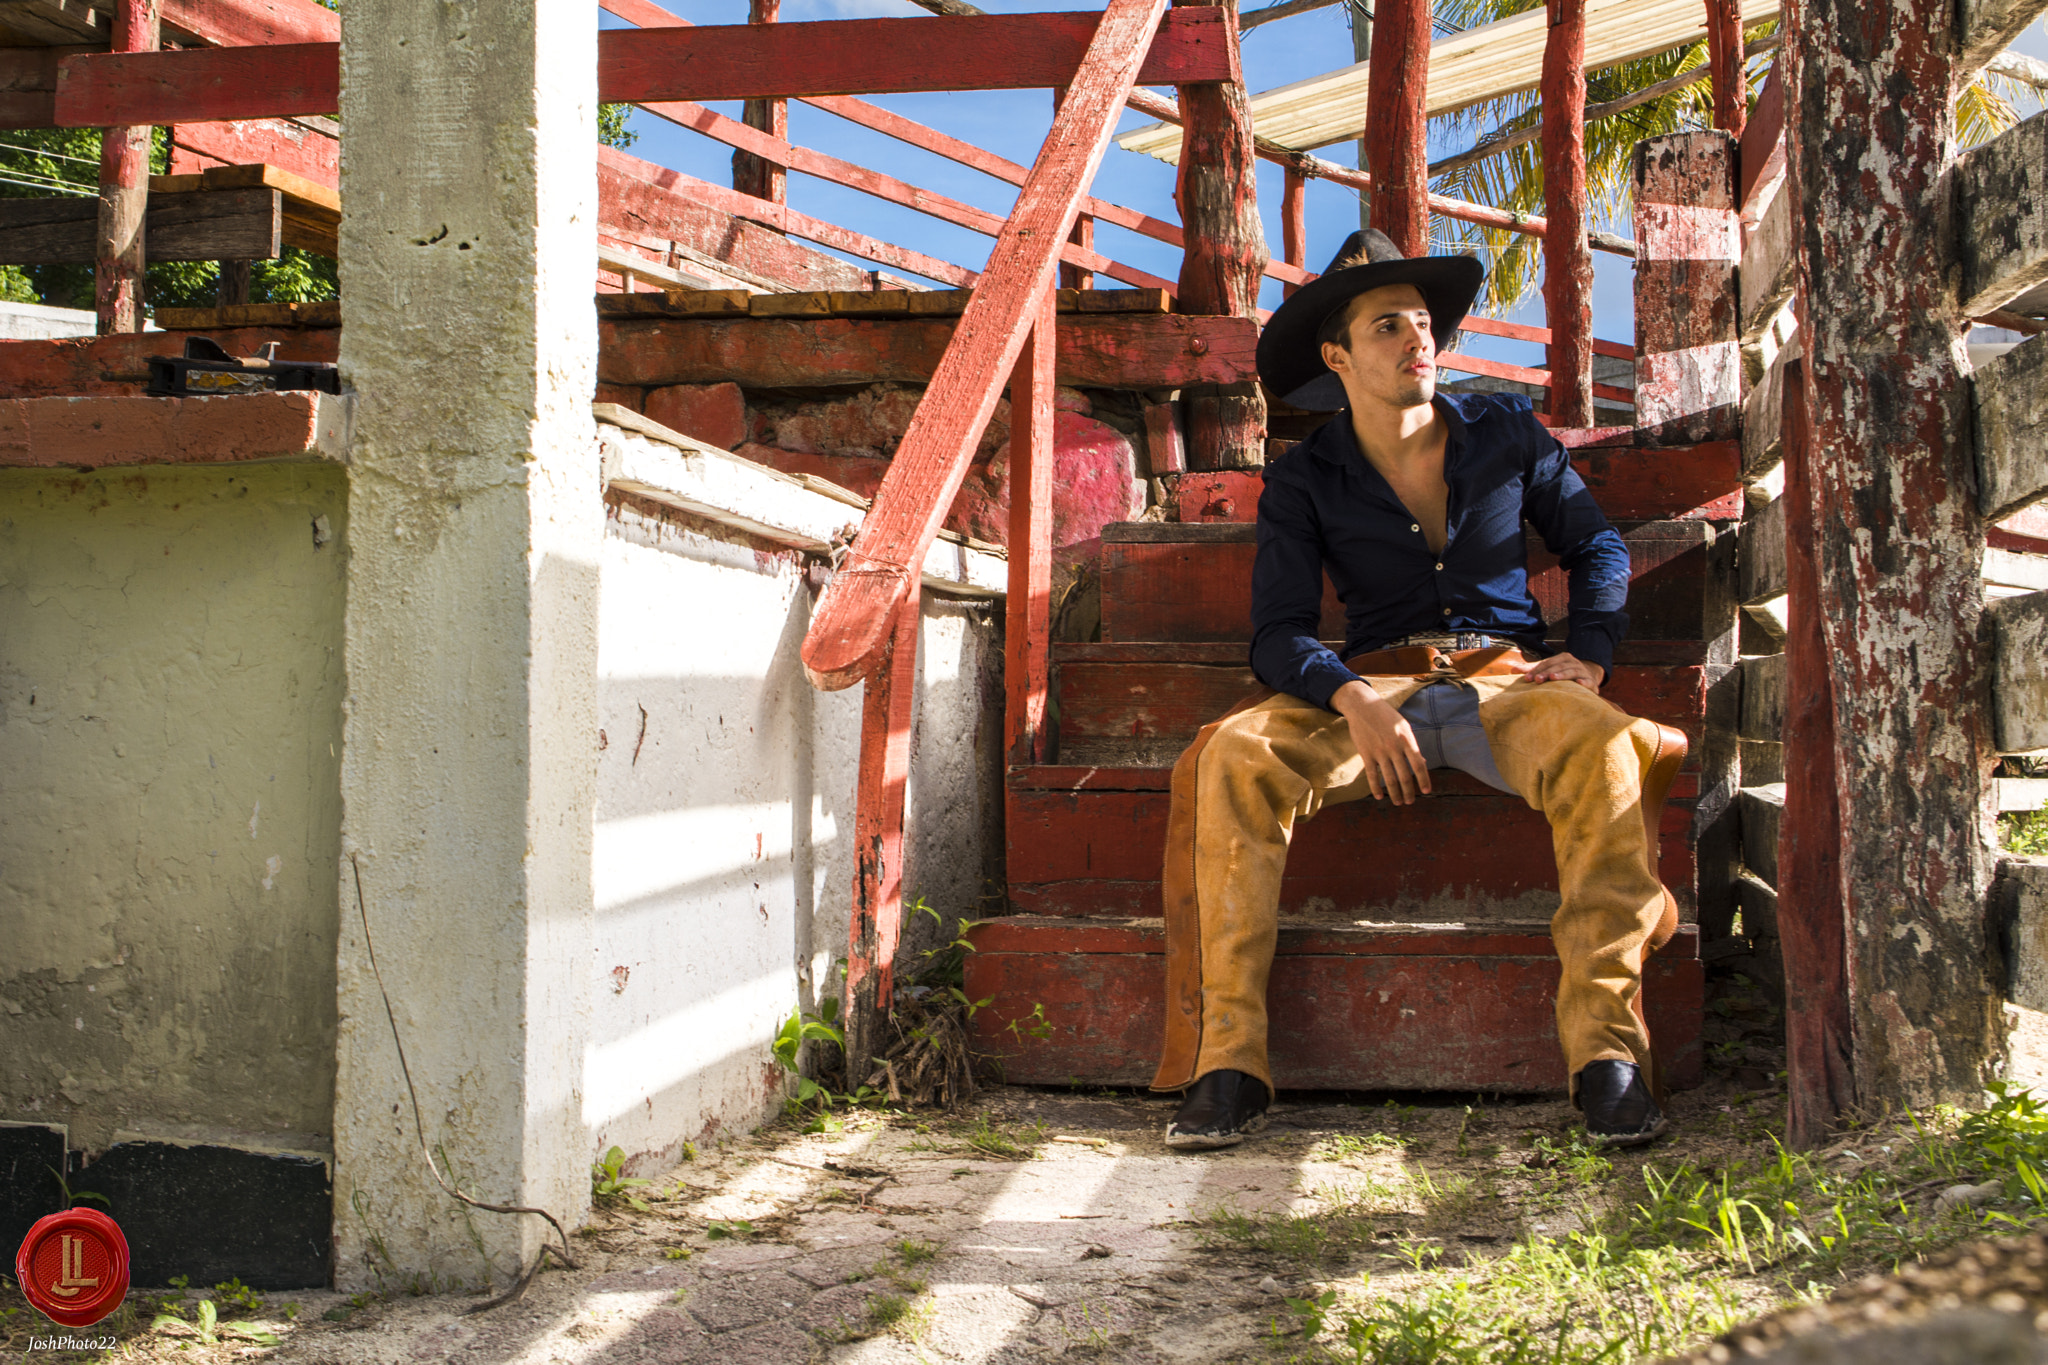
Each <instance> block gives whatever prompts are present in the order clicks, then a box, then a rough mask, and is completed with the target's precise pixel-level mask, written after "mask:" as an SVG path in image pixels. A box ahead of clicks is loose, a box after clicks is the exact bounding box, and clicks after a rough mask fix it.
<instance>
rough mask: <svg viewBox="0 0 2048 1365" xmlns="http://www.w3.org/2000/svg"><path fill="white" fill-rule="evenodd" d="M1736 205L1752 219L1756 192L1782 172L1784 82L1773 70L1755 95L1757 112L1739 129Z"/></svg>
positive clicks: (1783, 155) (1783, 159) (1783, 163)
mask: <svg viewBox="0 0 2048 1365" xmlns="http://www.w3.org/2000/svg"><path fill="white" fill-rule="evenodd" d="M1741 136H1742V142H1741V151H1740V165H1739V168H1738V176H1739V179H1738V181H1737V188H1736V202H1737V203H1739V204H1741V205H1742V212H1743V215H1744V216H1745V217H1751V218H1753V217H1755V208H1756V204H1755V200H1756V195H1757V191H1758V190H1759V189H1761V188H1762V187H1763V186H1765V185H1768V184H1770V182H1771V181H1773V180H1775V179H1777V178H1778V176H1780V175H1781V174H1783V173H1784V170H1785V82H1784V80H1783V79H1782V78H1781V77H1780V75H1779V68H1775V67H1774V68H1773V69H1772V71H1771V74H1770V76H1769V77H1768V78H1767V79H1766V80H1765V81H1764V88H1763V89H1762V90H1759V91H1758V92H1757V96H1756V110H1755V112H1754V113H1752V114H1750V116H1749V118H1748V120H1747V122H1745V124H1744V125H1743V129H1742V134H1741Z"/></svg>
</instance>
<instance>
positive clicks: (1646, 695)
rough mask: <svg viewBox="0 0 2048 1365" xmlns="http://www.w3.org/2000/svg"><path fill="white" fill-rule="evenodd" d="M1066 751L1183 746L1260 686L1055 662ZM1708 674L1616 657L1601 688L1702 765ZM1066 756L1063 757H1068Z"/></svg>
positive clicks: (1226, 674) (1207, 669)
mask: <svg viewBox="0 0 2048 1365" xmlns="http://www.w3.org/2000/svg"><path fill="white" fill-rule="evenodd" d="M1058 685H1059V703H1060V705H1059V715H1060V743H1061V746H1062V748H1061V752H1062V755H1064V754H1065V752H1066V746H1067V745H1068V744H1069V743H1070V742H1071V741H1073V740H1076V739H1084V740H1085V739H1116V740H1121V739H1147V740H1162V741H1172V742H1173V743H1175V744H1179V745H1181V746H1185V745H1186V744H1187V743H1188V742H1190V741H1191V740H1192V739H1193V738H1194V736H1195V732H1196V731H1197V730H1199V729H1201V727H1202V726H1204V725H1207V724H1208V723H1209V722H1210V721H1212V720H1215V719H1217V718H1218V717H1220V716H1222V715H1223V714H1224V713H1225V712H1226V711H1228V710H1229V709H1230V708H1231V707H1232V706H1234V705H1236V704H1237V702H1238V701H1240V700H1241V699H1243V698H1244V697H1245V696H1246V695H1247V694H1248V693H1250V692H1251V691H1252V690H1253V689H1254V688H1256V687H1257V686H1258V680H1257V679H1256V678H1254V677H1253V676H1252V672H1251V670H1250V669H1249V668H1248V667H1246V666H1245V665H1244V664H1243V663H1242V662H1237V663H1234V664H1231V665H1222V666H1219V665H1214V664H1198V663H1170V662H1156V663H1155V662H1118V663H1085V662H1075V661H1071V660H1064V659H1063V660H1062V661H1061V662H1060V664H1059V668H1058ZM1706 688H1707V684H1706V674H1705V670H1704V669H1703V668H1702V667H1701V666H1700V665H1697V664H1693V665H1685V664H1677V665H1651V666H1645V665H1641V664H1616V665H1615V667H1614V669H1613V672H1612V674H1611V676H1610V677H1609V679H1608V682H1607V685H1606V686H1605V687H1604V688H1602V689H1601V693H1600V695H1601V696H1603V697H1605V698H1606V699H1607V700H1608V701H1611V702H1613V703H1614V704H1615V705H1616V706H1619V707H1620V708H1621V709H1622V710H1624V711H1627V712H1628V713H1629V714H1630V715H1632V716H1644V717H1647V718H1648V719H1651V720H1655V721H1660V722H1662V723H1664V724H1666V725H1672V726H1676V727H1677V728H1679V729H1681V730H1683V731H1685V732H1686V735H1687V737H1688V738H1690V739H1691V740H1692V742H1693V750H1692V753H1691V754H1690V755H1688V764H1689V766H1691V767H1697V766H1698V756H1699V753H1700V750H1701V748H1702V745H1703V739H1704V735H1703V730H1702V724H1703V718H1704V716H1705V714H1706ZM1062 761H1065V760H1064V758H1063V760H1062Z"/></svg>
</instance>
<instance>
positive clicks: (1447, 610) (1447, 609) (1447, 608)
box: [1444, 607, 1451, 616]
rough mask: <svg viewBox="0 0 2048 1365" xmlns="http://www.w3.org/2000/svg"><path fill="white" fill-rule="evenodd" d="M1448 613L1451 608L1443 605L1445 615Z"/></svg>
mask: <svg viewBox="0 0 2048 1365" xmlns="http://www.w3.org/2000/svg"><path fill="white" fill-rule="evenodd" d="M1450 614H1451V609H1450V608H1449V607H1445V608H1444V615H1446V616H1449V615H1450Z"/></svg>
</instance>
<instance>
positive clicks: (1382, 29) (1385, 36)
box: [1365, 0, 1431, 256]
mask: <svg viewBox="0 0 2048 1365" xmlns="http://www.w3.org/2000/svg"><path fill="white" fill-rule="evenodd" d="M1430 36H1431V35H1430V25H1429V0H1381V3H1380V4H1379V5H1378V6H1376V7H1375V9H1374V11H1373V25H1372V65H1371V68H1370V70H1369V71H1368V73H1367V78H1368V79H1367V88H1368V89H1369V90H1370V91H1371V97H1370V98H1369V100H1368V101H1367V105H1366V114H1365V153H1366V157H1367V160H1368V162H1369V164H1368V165H1367V167H1366V168H1365V169H1366V170H1368V171H1369V172H1370V173H1371V175H1372V179H1373V182H1374V184H1373V193H1372V225H1373V226H1374V227H1376V228H1378V229H1379V230H1380V231H1381V232H1384V233H1386V234H1387V236H1388V237H1390V238H1392V239H1393V242H1394V245H1395V246H1398V247H1399V248H1401V254H1402V255H1404V256H1423V255H1427V254H1428V252H1429V145H1428V134H1429V117H1428V105H1429V40H1430Z"/></svg>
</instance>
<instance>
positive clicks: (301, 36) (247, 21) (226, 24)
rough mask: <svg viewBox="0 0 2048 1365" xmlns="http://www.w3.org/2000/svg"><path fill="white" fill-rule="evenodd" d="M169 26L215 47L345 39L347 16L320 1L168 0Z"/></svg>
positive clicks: (165, 7) (165, 9)
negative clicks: (343, 22) (343, 24)
mask: <svg viewBox="0 0 2048 1365" xmlns="http://www.w3.org/2000/svg"><path fill="white" fill-rule="evenodd" d="M163 15H164V26H165V27H166V28H169V29H171V30H173V31H174V32H175V33H177V34H179V35H182V36H184V37H188V38H192V39H195V40H196V41H197V42H199V43H203V44H205V45H207V46H209V47H261V46H265V45H269V44H276V43H336V42H340V41H341V16H340V15H338V14H336V13H335V12H334V11H333V10H331V9H328V8H327V7H326V6H325V5H321V4H317V3H315V0H228V2H227V3H223V0H163Z"/></svg>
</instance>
